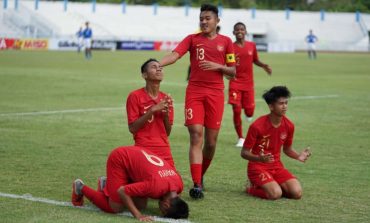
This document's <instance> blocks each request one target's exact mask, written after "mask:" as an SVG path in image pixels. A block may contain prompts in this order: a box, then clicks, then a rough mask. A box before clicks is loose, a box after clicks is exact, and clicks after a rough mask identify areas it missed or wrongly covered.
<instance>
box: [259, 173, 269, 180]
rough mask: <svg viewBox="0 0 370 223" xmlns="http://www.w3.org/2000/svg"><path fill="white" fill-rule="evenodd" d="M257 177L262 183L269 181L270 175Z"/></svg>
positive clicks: (263, 174)
mask: <svg viewBox="0 0 370 223" xmlns="http://www.w3.org/2000/svg"><path fill="white" fill-rule="evenodd" d="M259 177H260V180H261V181H262V182H264V181H266V180H269V179H271V176H270V174H268V173H261V174H260V175H259Z"/></svg>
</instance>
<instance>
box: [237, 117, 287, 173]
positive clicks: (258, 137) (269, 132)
mask: <svg viewBox="0 0 370 223" xmlns="http://www.w3.org/2000/svg"><path fill="white" fill-rule="evenodd" d="M293 134H294V124H293V123H292V122H291V121H290V120H289V119H288V118H286V117H285V116H283V118H282V120H281V124H280V126H279V127H277V128H275V127H274V126H272V124H271V121H270V118H269V115H264V116H261V117H259V118H258V119H257V120H256V121H254V122H253V123H252V124H251V126H250V127H249V130H248V134H247V137H246V139H245V142H244V146H243V148H244V149H246V148H247V149H251V152H252V153H253V154H254V155H259V154H260V151H261V149H263V150H264V154H267V153H271V154H272V155H273V156H274V160H275V161H274V162H273V163H262V162H256V161H249V162H248V168H251V167H253V166H264V167H267V168H268V167H271V168H275V167H282V166H283V164H282V163H281V161H280V152H281V147H282V146H283V145H284V146H287V147H288V146H291V145H292V143H293Z"/></svg>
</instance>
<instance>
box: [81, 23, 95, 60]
mask: <svg viewBox="0 0 370 223" xmlns="http://www.w3.org/2000/svg"><path fill="white" fill-rule="evenodd" d="M85 26H86V27H85V29H84V31H83V38H84V45H85V58H86V59H91V57H92V55H91V41H92V40H91V38H92V35H93V33H92V29H91V28H90V27H89V22H86V23H85Z"/></svg>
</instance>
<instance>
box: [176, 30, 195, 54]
mask: <svg viewBox="0 0 370 223" xmlns="http://www.w3.org/2000/svg"><path fill="white" fill-rule="evenodd" d="M191 40H192V35H188V36H187V37H185V38H184V39H183V40H182V41H181V42H180V43H179V45H177V47H176V48H175V49H174V50H173V51H174V52H176V53H178V54H179V55H180V57H182V56H183V55H184V54H185V53H187V52H188V51H189V49H190V46H191V42H192V41H191Z"/></svg>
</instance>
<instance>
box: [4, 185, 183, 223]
mask: <svg viewBox="0 0 370 223" xmlns="http://www.w3.org/2000/svg"><path fill="white" fill-rule="evenodd" d="M0 197H5V198H13V199H23V200H27V201H33V202H39V203H45V204H52V205H56V206H63V207H73V208H79V209H84V210H89V211H98V212H101V210H100V209H98V208H96V207H94V206H82V207H76V206H73V205H72V203H71V202H65V201H55V200H50V199H47V198H42V197H33V196H32V195H31V194H23V195H17V194H7V193H2V192H0ZM117 215H122V216H127V217H131V218H132V217H133V216H132V215H131V213H129V212H122V213H118V214H117ZM152 217H153V219H154V221H157V222H168V223H190V221H188V220H182V219H181V220H175V219H170V218H161V217H158V216H152Z"/></svg>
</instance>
